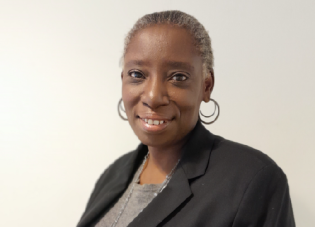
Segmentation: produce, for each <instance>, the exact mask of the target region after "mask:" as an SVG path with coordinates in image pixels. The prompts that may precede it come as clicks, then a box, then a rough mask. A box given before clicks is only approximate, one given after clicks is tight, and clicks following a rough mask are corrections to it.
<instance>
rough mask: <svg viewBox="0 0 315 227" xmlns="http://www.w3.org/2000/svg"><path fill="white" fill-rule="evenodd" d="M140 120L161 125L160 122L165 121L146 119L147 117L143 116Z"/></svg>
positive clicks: (163, 121)
mask: <svg viewBox="0 0 315 227" xmlns="http://www.w3.org/2000/svg"><path fill="white" fill-rule="evenodd" d="M141 120H143V121H144V122H145V123H147V124H148V125H161V124H164V123H166V121H165V120H154V119H148V118H144V119H141Z"/></svg>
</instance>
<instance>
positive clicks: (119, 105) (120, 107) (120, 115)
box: [118, 98, 128, 121]
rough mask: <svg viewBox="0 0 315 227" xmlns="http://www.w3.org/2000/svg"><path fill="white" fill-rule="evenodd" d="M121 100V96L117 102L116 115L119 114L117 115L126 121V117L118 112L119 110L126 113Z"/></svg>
mask: <svg viewBox="0 0 315 227" xmlns="http://www.w3.org/2000/svg"><path fill="white" fill-rule="evenodd" d="M121 102H122V98H121V99H120V100H119V102H118V115H119V117H120V118H121V119H123V120H124V121H128V118H126V117H124V116H123V115H122V114H121V113H120V111H121V110H122V111H123V112H125V113H126V111H125V110H124V108H123V107H122V106H121Z"/></svg>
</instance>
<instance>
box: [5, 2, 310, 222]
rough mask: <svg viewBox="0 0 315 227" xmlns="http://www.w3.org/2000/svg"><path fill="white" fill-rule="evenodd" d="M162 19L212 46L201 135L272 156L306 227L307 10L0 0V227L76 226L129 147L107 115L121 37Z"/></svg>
mask: <svg viewBox="0 0 315 227" xmlns="http://www.w3.org/2000/svg"><path fill="white" fill-rule="evenodd" d="M168 9H179V10H182V11H184V12H187V13H189V14H191V15H193V16H195V17H196V18H197V19H198V20H199V21H200V22H201V23H202V24H203V25H204V26H205V27H206V29H207V30H208V31H209V34H210V37H211V38H212V42H213V50H214V56H215V78H216V84H215V88H214V92H213V95H212V98H214V99H216V100H217V101H218V102H219V104H220V106H221V116H220V118H219V120H218V121H217V122H216V123H215V124H214V125H211V126H207V128H208V129H209V130H210V131H211V132H212V133H214V134H218V135H220V136H223V137H225V138H227V139H230V140H233V141H237V142H240V143H244V144H247V145H249V146H252V147H255V148H257V149H259V150H261V151H263V152H264V153H266V154H268V155H269V156H270V157H271V158H273V159H274V160H275V161H276V162H277V163H278V164H279V166H280V167H281V168H282V169H283V170H284V172H285V173H286V174H287V177H288V180H289V185H290V193H291V197H292V202H293V208H294V213H295V218H296V223H297V226H300V227H313V226H315V219H314V216H315V205H314V203H315V196H314V192H315V182H314V179H315V177H314V174H315V167H314V165H315V164H314V158H315V155H314V128H315V120H314V116H315V104H314V97H315V91H314V84H315V77H314V76H315V75H314V61H315V45H314V41H315V31H314V27H315V23H314V21H315V14H314V12H315V3H314V1H311V0H299V1H298V0H286V1H284V0H264V1H249V0H247V1H245V0H238V1H232V0H220V1H213V0H208V1H184V0H160V1H144V0H133V1H109V0H107V1H105V0H103V1H98V0H97V1H96V0H95V1H77V0H76V1H74V0H62V1H61V0H54V1H39V0H28V1H22V0H0V216H1V218H0V226H13V227H15V226H27V227H42V226H45V227H56V226H58V227H69V226H75V225H76V223H77V222H78V220H79V218H80V216H81V214H82V212H83V210H84V207H85V204H86V202H87V200H88V197H89V195H90V193H91V191H92V189H93V187H94V183H95V182H96V180H97V178H98V177H99V175H100V174H101V173H102V172H103V170H104V169H105V168H106V167H107V166H108V165H109V164H110V163H112V162H113V161H114V160H115V159H116V158H118V157H119V156H121V155H122V154H124V153H126V152H128V151H130V150H133V149H134V148H135V147H136V146H137V144H138V143H139V141H138V139H137V137H136V136H135V135H134V134H133V132H132V130H131V128H130V127H129V124H128V123H127V122H124V121H122V120H121V119H120V118H119V117H118V114H117V102H118V100H119V99H120V97H121V80H120V71H121V69H120V68H119V58H120V56H121V54H122V50H123V39H124V36H125V35H126V33H127V32H128V31H129V29H130V28H131V27H132V25H133V24H134V22H135V21H136V20H137V19H138V18H139V17H141V16H143V15H144V14H146V13H152V12H155V11H161V10H168ZM202 110H203V111H204V112H205V113H211V112H212V110H213V109H212V106H211V105H204V104H203V105H202Z"/></svg>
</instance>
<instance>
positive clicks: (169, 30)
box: [121, 24, 214, 184]
mask: <svg viewBox="0 0 315 227" xmlns="http://www.w3.org/2000/svg"><path fill="white" fill-rule="evenodd" d="M202 72H203V67H202V58H201V56H200V55H199V53H198V51H197V50H196V47H195V46H194V40H193V37H192V36H191V34H190V33H189V32H188V31H187V30H186V29H184V28H179V27H176V26H172V25H167V24H160V25H153V26H149V27H147V28H145V29H142V30H140V31H138V32H137V33H136V35H135V36H134V37H133V38H132V40H131V42H130V43H129V46H128V48H127V51H126V54H125V57H124V66H123V71H122V74H121V78H122V99H123V102H124V106H125V110H126V114H127V117H128V121H129V124H130V126H131V127H132V129H133V131H134V133H135V134H136V135H137V136H138V138H139V140H140V141H141V142H142V143H143V144H145V145H147V146H148V149H149V153H150V156H149V159H148V161H147V163H146V166H145V168H144V170H143V172H142V174H141V176H140V184H158V183H162V182H163V181H164V180H165V177H166V175H167V174H168V173H169V172H170V171H171V170H172V169H173V167H174V166H175V164H176V163H177V161H178V159H179V158H180V156H181V150H182V147H183V145H184V144H185V141H186V140H187V137H188V136H189V132H190V131H191V130H192V129H193V128H194V127H195V125H196V123H197V121H198V114H199V108H200V104H201V102H202V101H204V102H209V101H210V95H211V92H212V89H213V85H214V77H213V75H212V74H210V73H209V74H210V76H209V77H207V79H204V76H203V75H202ZM144 118H147V119H153V120H154V119H158V120H165V121H166V123H165V127H164V126H163V128H162V129H158V130H148V128H146V126H145V125H146V123H145V122H144Z"/></svg>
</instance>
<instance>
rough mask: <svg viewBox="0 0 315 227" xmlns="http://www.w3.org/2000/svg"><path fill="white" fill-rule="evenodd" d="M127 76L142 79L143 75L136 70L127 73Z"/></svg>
mask: <svg viewBox="0 0 315 227" xmlns="http://www.w3.org/2000/svg"><path fill="white" fill-rule="evenodd" d="M129 76H131V77H133V78H136V79H142V78H143V77H144V76H143V75H142V73H140V72H138V71H132V72H130V73H129Z"/></svg>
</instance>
